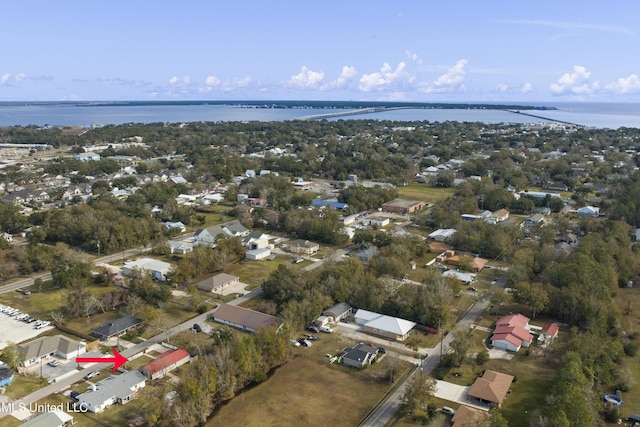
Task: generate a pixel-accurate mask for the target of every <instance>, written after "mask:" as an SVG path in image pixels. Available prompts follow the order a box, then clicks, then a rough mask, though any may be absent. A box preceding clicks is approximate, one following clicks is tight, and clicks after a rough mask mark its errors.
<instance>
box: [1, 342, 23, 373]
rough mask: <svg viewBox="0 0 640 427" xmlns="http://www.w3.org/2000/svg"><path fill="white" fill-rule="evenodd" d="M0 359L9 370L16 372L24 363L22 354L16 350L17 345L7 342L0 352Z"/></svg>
mask: <svg viewBox="0 0 640 427" xmlns="http://www.w3.org/2000/svg"><path fill="white" fill-rule="evenodd" d="M0 359H1V360H2V361H3V362H4V363H5V365H7V366H8V367H9V368H11V369H13V370H14V371H18V368H19V367H20V366H22V364H23V363H24V354H23V353H22V352H21V351H20V350H19V349H18V344H16V343H13V342H9V343H8V344H7V346H6V347H5V348H4V349H3V350H2V357H0Z"/></svg>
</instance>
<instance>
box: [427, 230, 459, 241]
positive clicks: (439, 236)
mask: <svg viewBox="0 0 640 427" xmlns="http://www.w3.org/2000/svg"><path fill="white" fill-rule="evenodd" d="M454 234H456V230H455V228H440V229H438V230H436V231H434V232H433V233H430V234H429V238H430V239H431V240H435V241H436V242H448V241H450V240H451V239H452V238H453V235H454Z"/></svg>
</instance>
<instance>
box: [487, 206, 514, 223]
mask: <svg viewBox="0 0 640 427" xmlns="http://www.w3.org/2000/svg"><path fill="white" fill-rule="evenodd" d="M509 213H510V212H509V210H508V209H499V210H497V211H495V212H494V213H492V214H491V218H492V219H493V221H495V222H502V221H506V220H508V219H509Z"/></svg>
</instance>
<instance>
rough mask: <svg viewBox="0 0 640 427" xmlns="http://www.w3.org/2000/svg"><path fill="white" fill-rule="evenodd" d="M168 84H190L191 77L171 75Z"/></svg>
mask: <svg viewBox="0 0 640 427" xmlns="http://www.w3.org/2000/svg"><path fill="white" fill-rule="evenodd" d="M169 84H171V85H173V86H189V84H191V77H189V76H184V77H183V78H180V77H171V78H170V79H169Z"/></svg>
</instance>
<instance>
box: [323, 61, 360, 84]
mask: <svg viewBox="0 0 640 427" xmlns="http://www.w3.org/2000/svg"><path fill="white" fill-rule="evenodd" d="M357 74H358V71H356V69H355V67H351V66H349V65H345V66H344V67H342V72H341V73H340V76H338V78H337V79H335V80H333V81H330V82H329V83H327V84H325V85H322V87H321V89H322V90H327V89H340V88H343V87H345V86H347V85H348V84H349V83H350V82H351V81H352V80H353V78H354V77H355V76H356V75H357Z"/></svg>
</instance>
